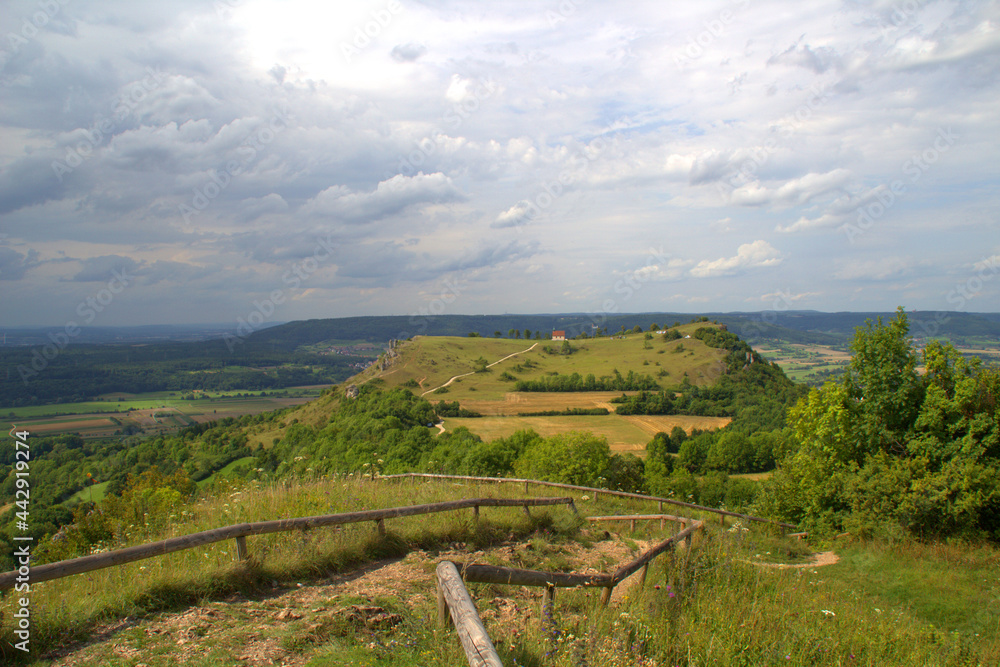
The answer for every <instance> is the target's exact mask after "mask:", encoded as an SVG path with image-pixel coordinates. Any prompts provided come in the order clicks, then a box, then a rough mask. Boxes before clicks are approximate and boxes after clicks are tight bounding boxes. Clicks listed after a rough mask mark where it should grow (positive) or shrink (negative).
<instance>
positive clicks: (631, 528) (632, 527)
mask: <svg viewBox="0 0 1000 667" xmlns="http://www.w3.org/2000/svg"><path fill="white" fill-rule="evenodd" d="M628 529H629V531H630V532H633V533H634V532H635V519H629V520H628Z"/></svg>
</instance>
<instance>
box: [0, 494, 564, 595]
mask: <svg viewBox="0 0 1000 667" xmlns="http://www.w3.org/2000/svg"><path fill="white" fill-rule="evenodd" d="M542 505H569V507H570V508H571V509H572V510H573V511H574V512H576V506H575V505H574V504H573V499H572V498H523V499H517V498H467V499H464V500H451V501H447V502H442V503H430V504H426V505H410V506H407V507H391V508H387V509H377V510H365V511H362V512H348V513H345V514H325V515H320V516H307V517H300V518H295V519H278V520H275V521H258V522H255V523H241V524H236V525H233V526H226V527H224V528H215V529H212V530H206V531H202V532H200V533H192V534H191V535H182V536H179V537H171V538H169V539H166V540H161V541H159V542H153V543H152V544H141V545H137V546H134V547H127V548H125V549H118V550H115V551H109V552H107V553H101V554H93V555H90V556H82V557H80V558H71V559H69V560H61V561H58V562H55V563H48V564H46V565H38V566H34V567H32V568H31V570H30V577H31V582H32V583H36V582H39V581H47V580H49V579H60V578H62V577H68V576H71V575H74V574H81V573H83V572H90V571H92V570H100V569H103V568H106V567H113V566H115V565H122V564H124V563H130V562H132V561H137V560H143V559H145V558H153V557H156V556H162V555H164V554H168V553H172V552H174V551H183V550H184V549H193V548H195V547H199V546H202V545H205V544H212V543H213V542H221V541H223V540H231V539H235V540H236V552H237V556H238V558H239V559H240V560H246V559H247V558H248V557H249V552H248V550H247V543H246V538H247V537H248V536H250V535H264V534H267V533H279V532H286V531H292V530H301V531H306V530H309V529H310V528H317V527H320V526H334V525H341V524H347V523H361V522H365V521H372V522H374V523H375V525H376V527H377V529H378V531H379V532H380V533H381V534H385V524H384V521H385V520H386V519H393V518H398V517H405V516H415V515H418V514H433V513H436V512H452V511H456V510H461V509H468V508H470V507H471V508H472V510H473V516H474V517H476V518H478V517H479V508H480V507H523V508H524V510H525V512H527V511H528V508H529V507H538V506H542ZM17 577H18V571H17V570H13V571H10V572H5V573H3V574H0V591H2V590H7V589H9V588H13V586H14V584H15V581H16V579H17Z"/></svg>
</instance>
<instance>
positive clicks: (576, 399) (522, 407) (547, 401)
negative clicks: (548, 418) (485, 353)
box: [426, 391, 637, 416]
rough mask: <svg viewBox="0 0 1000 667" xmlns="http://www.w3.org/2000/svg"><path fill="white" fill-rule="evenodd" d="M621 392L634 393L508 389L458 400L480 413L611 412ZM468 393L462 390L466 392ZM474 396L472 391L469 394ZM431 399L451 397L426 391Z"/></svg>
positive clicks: (447, 398)
mask: <svg viewBox="0 0 1000 667" xmlns="http://www.w3.org/2000/svg"><path fill="white" fill-rule="evenodd" d="M623 393H625V394H629V395H632V394H635V393H637V392H634V391H626V392H620V391H578V392H560V391H512V392H508V393H506V394H504V397H503V399H502V400H481V399H477V398H463V399H462V401H461V403H462V407H463V408H468V409H469V410H475V411H476V412H479V413H482V414H484V415H495V416H505V415H519V414H524V413H525V412H543V411H545V410H565V409H567V408H605V409H606V410H608V412H614V404H612V403H611V399H612V398H615V397H616V396H621V395H622V394H623ZM469 395H470V394H466V396H469ZM471 396H475V394H471ZM426 398H427V399H428V400H430V401H431V402H432V403H436V402H437V401H438V400H446V401H450V400H453V399H451V398H450V397H449V396H447V395H446V396H440V397H439V396H436V395H434V394H428V395H427V396H426Z"/></svg>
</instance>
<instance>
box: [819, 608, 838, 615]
mask: <svg viewBox="0 0 1000 667" xmlns="http://www.w3.org/2000/svg"><path fill="white" fill-rule="evenodd" d="M820 611H822V612H823V613H824V614H826V615H827V616H836V614H834V613H833V612H832V611H830V610H829V609H821V610H820Z"/></svg>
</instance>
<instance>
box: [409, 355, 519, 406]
mask: <svg viewBox="0 0 1000 667" xmlns="http://www.w3.org/2000/svg"><path fill="white" fill-rule="evenodd" d="M536 345H538V343H535V344H534V345H532V346H531V347H529V348H528V349H527V350H521V351H520V352H515V353H513V354H508V355H507V356H506V357H504V358H503V359H499V360H497V361H494V362H493V363H492V364H487V365H486V368H492V367H493V366H496V365H497V364H499V363H500V362H501V361H507V360H508V359H510V358H511V357H516V356H517V355H519V354H524V353H525V352H530V351H531V350H534V349H535V346H536ZM475 374H476V371H472V372H471V373H462V374H461V375H456V376H455V377H453V378H452V379H450V380H448V381H447V382H445V383H444V384H443V385H441V387H447V386H448V385H450V384H451V383H452V382H454V381H455V380H457V379H458V378H464V377H467V376H469V375H475ZM441 387H434V388H433V389H428V390H427V391H425V392H424V393H422V394H420V395H421V396H426V395H427V394H429V393H431V392H432V391H437V390H438V389H441Z"/></svg>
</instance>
